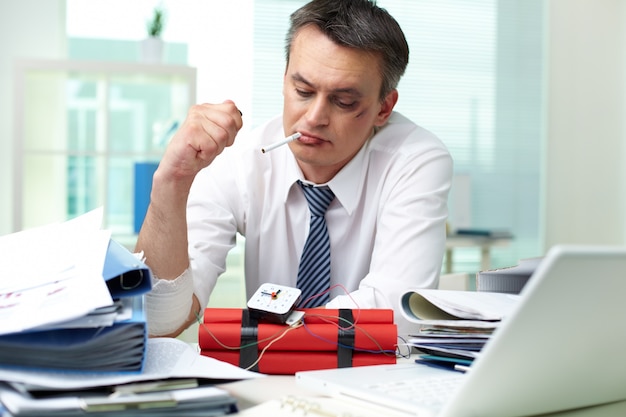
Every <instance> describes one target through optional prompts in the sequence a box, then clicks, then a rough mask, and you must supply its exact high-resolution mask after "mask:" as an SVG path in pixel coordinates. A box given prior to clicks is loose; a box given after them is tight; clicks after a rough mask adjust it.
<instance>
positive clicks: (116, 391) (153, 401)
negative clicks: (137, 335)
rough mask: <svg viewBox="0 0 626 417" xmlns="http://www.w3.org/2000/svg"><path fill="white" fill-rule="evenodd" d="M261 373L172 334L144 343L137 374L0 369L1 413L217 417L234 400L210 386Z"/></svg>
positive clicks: (229, 409)
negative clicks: (207, 352)
mask: <svg viewBox="0 0 626 417" xmlns="http://www.w3.org/2000/svg"><path fill="white" fill-rule="evenodd" d="M263 377H264V376H263V375H262V374H258V373H255V372H249V371H245V370H243V369H240V368H239V367H236V366H233V365H230V364H226V363H222V362H219V361H217V360H215V359H211V358H207V357H205V356H200V355H198V352H197V351H195V350H194V349H193V348H192V347H191V346H190V345H188V344H186V343H184V342H182V341H180V340H177V339H171V338H157V339H150V340H148V342H147V350H146V363H145V366H144V369H143V370H142V372H141V373H128V372H125V373H102V372H97V373H81V374H78V373H68V372H64V371H48V372H38V371H35V370H16V369H4V368H0V381H5V382H4V383H1V382H0V403H1V404H2V405H3V406H4V407H5V408H6V410H7V411H8V414H2V413H1V411H2V407H1V406H0V415H2V416H5V415H6V416H14V417H18V416H32V417H39V416H55V415H56V416H63V417H66V416H73V415H76V416H85V415H90V416H94V417H96V416H115V417H121V416H145V417H148V416H149V417H158V416H174V415H175V416H179V417H186V416H190V417H191V416H221V415H225V414H230V413H232V412H234V411H236V400H235V398H234V397H232V396H231V395H230V394H229V393H228V392H226V391H224V390H222V389H218V388H216V387H214V386H212V385H211V384H214V383H216V382H223V381H233V380H241V379H250V378H263Z"/></svg>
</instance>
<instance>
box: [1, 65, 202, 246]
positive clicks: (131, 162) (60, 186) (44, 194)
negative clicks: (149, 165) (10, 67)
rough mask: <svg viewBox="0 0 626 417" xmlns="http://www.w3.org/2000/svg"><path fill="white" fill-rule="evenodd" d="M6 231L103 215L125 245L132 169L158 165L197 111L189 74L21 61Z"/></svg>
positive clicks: (162, 68)
mask: <svg viewBox="0 0 626 417" xmlns="http://www.w3.org/2000/svg"><path fill="white" fill-rule="evenodd" d="M14 93H15V112H16V113H15V114H16V123H15V135H14V138H15V140H14V155H15V157H14V199H13V229H14V231H18V230H22V229H24V228H30V227H34V226H39V225H42V224H48V223H51V222H58V221H62V220H65V219H68V218H72V217H75V216H77V215H80V214H83V213H84V212H86V211H89V210H91V209H94V208H96V207H101V206H102V207H104V213H105V214H104V224H103V227H104V228H107V229H109V230H111V231H112V233H113V236H114V237H116V238H119V239H121V240H123V239H128V238H129V237H132V236H134V232H135V231H134V227H133V223H134V216H135V214H134V207H133V205H134V200H135V193H142V192H143V193H145V192H148V193H149V190H146V189H145V187H143V188H141V189H135V188H136V187H135V180H134V167H135V165H136V164H138V163H145V162H154V163H158V161H159V160H160V157H161V155H162V153H163V150H164V148H165V146H166V145H167V141H168V140H169V138H170V137H171V135H172V134H173V132H174V131H175V130H176V127H177V126H178V125H180V123H182V121H183V120H184V118H185V116H186V114H187V111H188V109H189V107H190V106H191V105H192V104H193V103H195V101H196V69H195V68H191V67H187V66H178V65H154V64H142V63H133V62H110V61H102V62H96V61H73V60H20V61H18V62H17V63H16V67H15V90H14Z"/></svg>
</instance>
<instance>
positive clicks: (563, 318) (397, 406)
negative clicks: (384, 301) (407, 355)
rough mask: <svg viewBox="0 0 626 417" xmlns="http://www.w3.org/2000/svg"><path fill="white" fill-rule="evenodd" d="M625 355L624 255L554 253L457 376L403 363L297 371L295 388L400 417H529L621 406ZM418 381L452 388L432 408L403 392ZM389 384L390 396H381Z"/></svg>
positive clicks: (574, 249) (576, 249) (625, 251)
mask: <svg viewBox="0 0 626 417" xmlns="http://www.w3.org/2000/svg"><path fill="white" fill-rule="evenodd" d="M625 354H626V247H625V248H622V247H594V246H576V245H557V246H555V247H553V248H551V249H550V250H549V251H548V253H547V254H546V256H545V257H544V259H543V261H542V262H541V263H540V264H539V265H538V267H537V269H536V270H535V272H534V273H533V274H532V276H531V278H530V279H529V281H528V283H527V284H526V286H525V287H524V288H523V290H522V292H521V293H520V300H519V302H518V306H517V307H516V308H515V309H514V310H513V312H512V313H511V314H510V315H509V316H508V317H506V318H505V319H504V320H503V321H502V322H501V323H500V326H499V327H498V329H497V330H496V331H495V332H494V334H493V335H492V337H491V338H490V340H489V341H488V342H487V344H486V345H485V347H484V348H483V350H482V352H481V354H480V356H479V357H478V358H477V359H475V360H474V362H473V364H472V366H471V367H470V369H469V370H468V371H467V372H466V373H459V372H454V371H447V370H442V369H434V368H433V367H430V366H426V365H422V364H417V363H413V362H412V361H405V363H401V364H397V365H375V366H365V367H354V368H341V369H328V370H320V371H303V372H298V373H296V381H297V384H298V385H300V386H302V387H304V388H307V389H309V390H314V391H316V392H320V393H323V394H328V395H332V396H340V397H350V398H353V399H359V400H362V401H365V402H366V403H371V404H376V405H378V406H383V407H385V408H387V409H390V410H394V412H395V413H401V415H407V416H408V415H411V416H437V417H449V416H454V417H463V416H482V417H489V416H498V417H513V416H529V415H537V414H543V413H550V412H557V411H564V410H570V409H577V408H582V407H587V406H593V405H599V404H604V403H609V402H614V401H619V400H624V399H626V360H625V359H624V355H625ZM448 379H451V380H452V382H450V381H448ZM424 380H428V381H429V382H427V384H426V386H427V387H435V386H436V385H437V384H440V383H444V384H447V383H448V382H450V383H451V384H453V386H452V387H449V388H445V389H444V391H445V397H446V398H444V399H439V400H435V399H433V398H422V399H420V400H419V401H418V399H417V398H414V396H413V395H409V394H408V393H407V392H405V391H404V388H403V386H405V385H408V386H410V387H412V388H413V387H415V386H416V385H417V384H420V383H421V382H420V381H422V382H423V381H424ZM405 382H406V383H405ZM388 383H393V384H397V385H396V386H397V388H395V389H393V390H391V391H387V392H383V391H381V387H385V386H388ZM420 392H426V390H420ZM422 397H426V395H422ZM361 403H362V402H361Z"/></svg>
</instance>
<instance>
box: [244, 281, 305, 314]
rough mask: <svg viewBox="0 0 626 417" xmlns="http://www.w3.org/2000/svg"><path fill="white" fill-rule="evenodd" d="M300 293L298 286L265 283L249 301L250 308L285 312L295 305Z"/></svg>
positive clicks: (278, 312) (279, 312)
mask: <svg viewBox="0 0 626 417" xmlns="http://www.w3.org/2000/svg"><path fill="white" fill-rule="evenodd" d="M300 293H301V291H300V290H299V289H298V288H291V287H285V286H283V285H277V284H263V285H261V286H260V287H259V289H258V290H257V291H256V292H255V293H254V295H253V296H252V298H250V300H249V301H248V308H253V309H257V310H263V311H268V312H270V313H277V314H284V313H286V312H288V311H290V310H291V309H292V308H293V307H294V305H295V303H296V302H297V301H298V298H299V297H300Z"/></svg>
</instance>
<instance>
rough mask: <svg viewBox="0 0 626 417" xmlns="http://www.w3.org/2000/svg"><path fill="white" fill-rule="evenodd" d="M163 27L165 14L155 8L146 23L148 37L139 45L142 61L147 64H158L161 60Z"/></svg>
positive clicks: (158, 8)
mask: <svg viewBox="0 0 626 417" xmlns="http://www.w3.org/2000/svg"><path fill="white" fill-rule="evenodd" d="M164 27H165V12H164V10H163V9H161V8H160V7H157V8H155V9H154V10H153V12H152V17H151V18H150V19H149V20H148V21H147V22H146V29H147V32H148V37H147V38H146V39H144V40H143V41H142V43H141V58H142V61H144V62H148V63H160V62H161V61H162V59H163V39H161V34H162V33H163V29H164Z"/></svg>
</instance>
